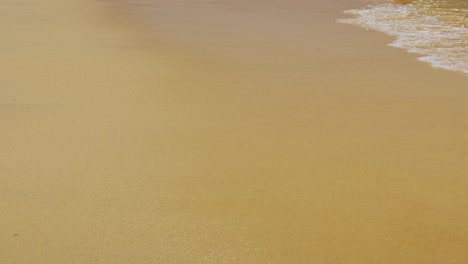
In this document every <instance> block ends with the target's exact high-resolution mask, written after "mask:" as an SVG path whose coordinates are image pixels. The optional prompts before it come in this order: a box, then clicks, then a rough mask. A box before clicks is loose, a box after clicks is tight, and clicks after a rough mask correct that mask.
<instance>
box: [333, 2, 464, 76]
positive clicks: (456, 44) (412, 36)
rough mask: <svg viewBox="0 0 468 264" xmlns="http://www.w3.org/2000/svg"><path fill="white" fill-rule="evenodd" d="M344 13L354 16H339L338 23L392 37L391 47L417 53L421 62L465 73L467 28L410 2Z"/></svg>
mask: <svg viewBox="0 0 468 264" xmlns="http://www.w3.org/2000/svg"><path fill="white" fill-rule="evenodd" d="M345 13H347V14H351V15H353V16H354V17H353V18H346V19H339V20H338V22H339V23H347V24H355V25H358V26H362V27H364V28H367V29H373V30H377V31H382V32H385V33H387V34H389V35H391V36H395V37H396V40H395V41H394V42H393V43H391V44H390V46H393V47H398V48H403V49H405V50H407V51H408V52H411V53H416V54H420V55H421V57H420V58H419V60H420V61H423V62H427V63H430V64H431V65H432V66H433V67H435V68H441V69H446V70H451V71H457V72H461V73H464V74H467V75H468V28H465V27H461V26H454V25H451V24H449V23H447V22H445V21H443V20H442V19H440V18H439V17H438V16H436V15H428V14H427V12H424V10H421V9H420V8H416V7H414V6H412V5H395V4H376V5H371V6H368V7H366V8H364V9H356V10H348V11H346V12H345Z"/></svg>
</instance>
